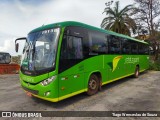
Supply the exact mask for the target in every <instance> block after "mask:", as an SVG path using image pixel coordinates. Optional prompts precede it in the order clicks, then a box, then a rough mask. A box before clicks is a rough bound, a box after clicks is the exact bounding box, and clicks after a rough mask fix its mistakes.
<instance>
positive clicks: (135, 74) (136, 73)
mask: <svg viewBox="0 0 160 120" xmlns="http://www.w3.org/2000/svg"><path fill="white" fill-rule="evenodd" d="M134 77H135V78H138V77H139V67H138V66H136V69H135V73H134Z"/></svg>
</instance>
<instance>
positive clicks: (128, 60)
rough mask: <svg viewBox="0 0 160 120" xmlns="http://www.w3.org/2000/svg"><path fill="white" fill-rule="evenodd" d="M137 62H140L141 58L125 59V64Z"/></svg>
mask: <svg viewBox="0 0 160 120" xmlns="http://www.w3.org/2000/svg"><path fill="white" fill-rule="evenodd" d="M137 62H139V58H132V57H128V58H126V59H125V64H128V63H132V64H135V63H137Z"/></svg>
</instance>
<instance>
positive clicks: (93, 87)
mask: <svg viewBox="0 0 160 120" xmlns="http://www.w3.org/2000/svg"><path fill="white" fill-rule="evenodd" d="M96 87H97V82H96V81H95V80H94V79H91V80H90V82H89V88H90V89H92V90H94V89H96Z"/></svg>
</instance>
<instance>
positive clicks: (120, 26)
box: [101, 1, 136, 36]
mask: <svg viewBox="0 0 160 120" xmlns="http://www.w3.org/2000/svg"><path fill="white" fill-rule="evenodd" d="M103 13H106V15H107V17H105V18H104V19H103V21H102V23H101V27H102V28H104V29H106V30H111V31H114V32H117V33H121V34H125V35H129V36H130V35H131V31H132V32H133V33H135V30H136V23H135V21H134V20H133V19H132V18H131V17H130V16H132V15H134V14H135V9H134V7H133V5H127V6H126V7H124V8H123V9H122V10H120V8H119V1H117V2H115V7H113V8H110V7H107V8H106V9H105V10H104V12H103ZM130 30H131V31H130Z"/></svg>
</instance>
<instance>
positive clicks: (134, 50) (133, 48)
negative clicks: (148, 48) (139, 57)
mask: <svg viewBox="0 0 160 120" xmlns="http://www.w3.org/2000/svg"><path fill="white" fill-rule="evenodd" d="M137 53H138V44H137V43H136V42H132V41H131V54H137Z"/></svg>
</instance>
